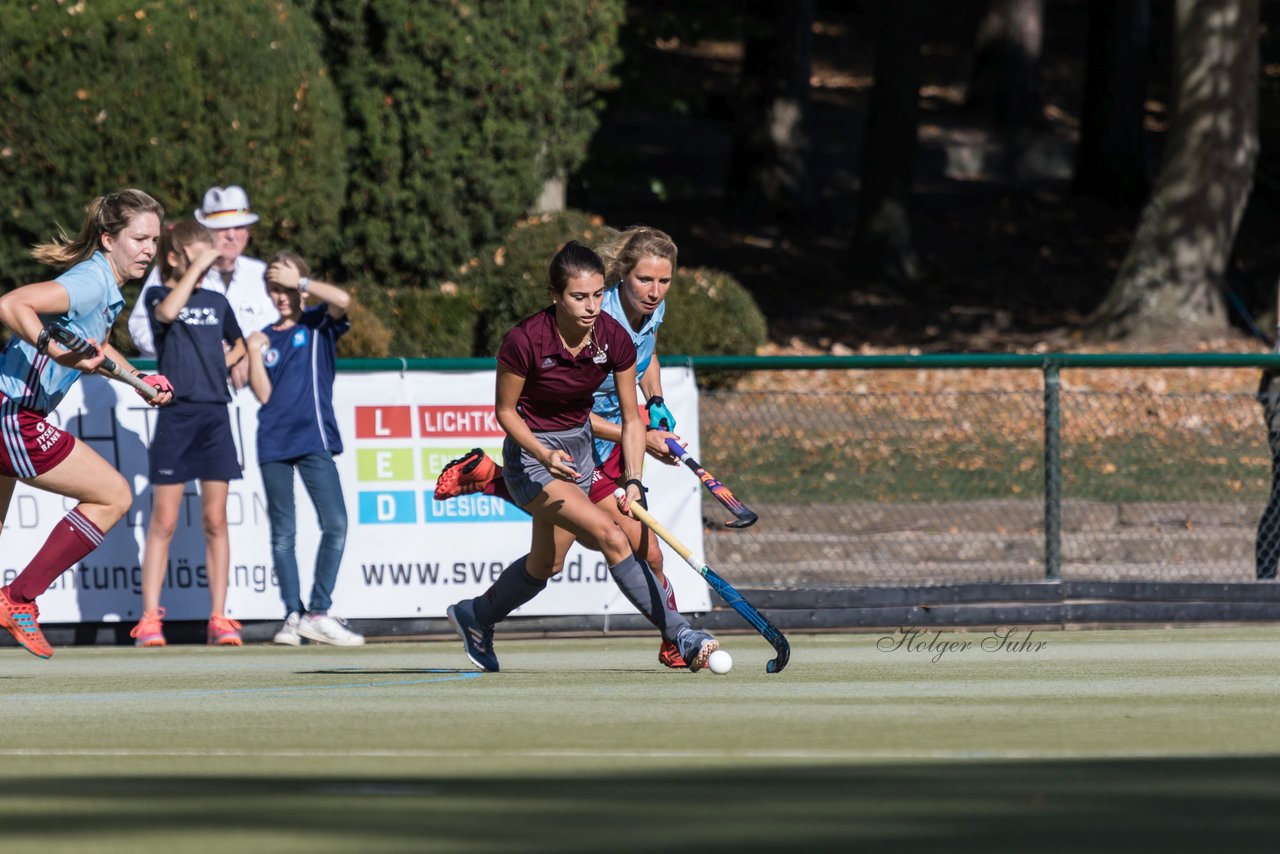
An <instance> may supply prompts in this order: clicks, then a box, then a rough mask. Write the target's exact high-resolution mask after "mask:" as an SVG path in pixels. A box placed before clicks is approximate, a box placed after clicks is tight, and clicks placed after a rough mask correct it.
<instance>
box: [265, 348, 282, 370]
mask: <svg viewBox="0 0 1280 854" xmlns="http://www.w3.org/2000/svg"><path fill="white" fill-rule="evenodd" d="M278 361H280V351H279V350H277V349H276V348H275V347H272V348H271V349H270V350H268V351H267V352H265V353H263V354H262V364H264V365H266V366H267V367H268V368H274V367H275V365H276V362H278Z"/></svg>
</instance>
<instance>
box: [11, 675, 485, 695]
mask: <svg viewBox="0 0 1280 854" xmlns="http://www.w3.org/2000/svg"><path fill="white" fill-rule="evenodd" d="M423 672H424V673H441V674H448V675H443V676H433V677H431V678H429V679H397V680H394V681H390V682H348V683H343V684H337V685H276V686H271V687H265V688H208V689H202V690H197V691H129V692H123V691H113V692H111V693H109V694H7V695H5V699H6V701H17V700H25V701H28V702H29V701H32V700H53V701H58V700H63V701H67V702H97V701H108V700H109V701H111V702H117V701H120V700H135V699H142V698H144V697H145V698H148V699H155V698H157V697H212V696H216V695H218V694H271V693H277V694H283V693H288V692H290V691H321V690H355V689H360V688H391V687H397V686H402V685H432V684H436V683H439V682H458V681H461V680H464V679H478V678H480V677H481V676H484V673H483V672H481V671H479V670H476V671H463V672H459V671H454V670H424V671H423Z"/></svg>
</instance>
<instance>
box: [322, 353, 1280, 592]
mask: <svg viewBox="0 0 1280 854" xmlns="http://www.w3.org/2000/svg"><path fill="white" fill-rule="evenodd" d="M663 363H664V364H667V365H677V364H683V365H689V366H691V367H693V368H694V370H695V371H696V372H697V374H698V376H699V378H700V379H702V380H706V381H709V382H707V383H706V385H707V388H705V389H704V391H703V393H702V396H701V412H700V413H699V415H700V421H701V440H702V450H701V455H702V462H703V463H704V464H705V465H706V467H707V468H708V469H709V470H711V471H712V472H713V473H714V474H715V475H716V476H717V477H719V478H720V479H721V480H723V481H724V482H725V483H726V484H727V485H728V486H729V487H730V488H731V489H733V490H734V492H735V493H736V494H737V495H738V496H739V497H741V498H742V499H743V500H744V501H746V502H747V503H748V504H749V505H750V506H751V507H752V508H753V509H755V510H756V511H757V512H758V513H759V515H760V521H759V522H758V523H757V524H756V525H755V526H754V527H752V528H749V529H745V530H733V531H731V530H726V529H725V528H724V527H723V526H722V525H721V524H720V522H722V521H724V520H725V519H727V518H728V516H727V514H726V513H725V512H724V511H723V510H722V509H721V508H720V507H719V505H717V504H716V503H715V502H714V501H713V500H711V499H710V498H705V500H704V504H703V507H704V515H705V517H706V519H707V528H706V539H705V544H706V551H707V556H708V559H709V561H710V562H711V563H712V564H713V565H716V566H719V567H721V568H722V569H723V571H724V572H725V573H726V574H728V575H730V576H731V577H732V578H733V579H734V583H735V584H744V585H750V586H757V587H776V588H791V587H826V586H858V587H875V586H884V587H916V586H930V585H951V584H962V583H976V582H987V583H1007V582H1036V581H1045V580H1062V581H1081V582H1090V581H1126V582H1127V581H1178V582H1183V581H1189V582H1223V583H1229V582H1242V581H1253V580H1254V579H1255V578H1256V564H1255V542H1256V538H1257V527H1258V521H1259V518H1260V516H1261V514H1262V510H1263V507H1264V506H1265V505H1266V502H1267V498H1268V494H1269V490H1270V488H1271V452H1270V450H1269V447H1268V444H1267V434H1266V427H1265V424H1264V421H1263V418H1262V410H1261V407H1260V406H1259V401H1258V399H1257V397H1256V395H1255V392H1254V389H1255V387H1256V385H1257V380H1258V376H1259V374H1260V372H1261V370H1262V369H1264V368H1268V367H1280V355H1264V354H1126V355H1110V354H1044V355H1038V354H1037V355H989V354H958V355H919V356H912V355H889V356H847V357H831V356H822V357H803V356H802V357H745V356H743V357H710V356H696V357H679V356H666V355H664V356H663ZM493 365H494V362H493V360H491V359H448V360H443V359H409V360H402V359H377V360H340V361H339V368H340V369H341V370H345V371H369V370H484V369H491V368H492V367H493ZM1115 369H1132V370H1135V371H1137V372H1138V374H1139V375H1140V377H1141V378H1140V379H1139V380H1138V381H1136V382H1134V383H1133V385H1132V386H1126V387H1121V388H1116V387H1114V386H1115V384H1114V383H1112V384H1110V385H1109V386H1108V384H1106V383H1098V382H1095V381H1094V380H1096V379H1098V378H1100V377H1105V376H1106V375H1107V374H1108V372H1114V371H1115ZM955 371H968V372H970V375H973V373H974V372H981V374H982V375H983V377H985V379H986V381H985V382H983V383H981V384H980V385H981V388H980V389H978V390H963V391H961V390H949V389H948V388H946V387H945V386H946V383H945V382H944V383H943V384H942V385H943V386H944V387H943V388H941V389H938V388H930V389H924V390H919V389H913V388H910V387H909V385H910V384H908V383H903V384H901V386H902V387H898V388H889V389H886V388H885V386H886V385H892V384H891V383H890V384H886V383H884V382H880V381H876V380H877V379H883V378H884V377H885V376H886V375H888V374H891V373H898V374H901V373H903V372H942V374H943V376H946V375H947V374H948V372H955ZM802 372H803V373H802ZM1196 372H1204V373H1208V374H1214V372H1220V373H1222V374H1223V375H1224V376H1227V378H1228V381H1226V382H1223V383H1222V387H1221V388H1217V387H1210V388H1198V389H1196V390H1193V391H1189V392H1188V391H1183V390H1180V385H1179V383H1178V382H1173V381H1170V379H1169V378H1170V377H1171V376H1172V375H1175V374H1183V375H1185V374H1188V373H1191V374H1194V373H1196ZM797 376H803V377H804V378H805V379H804V380H803V381H801V382H797V381H796V377H797ZM1203 384H1204V383H1203V382H1202V383H1200V385H1203ZM1099 386H1104V387H1102V388H1099Z"/></svg>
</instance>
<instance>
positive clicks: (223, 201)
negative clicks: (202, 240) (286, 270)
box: [129, 184, 280, 388]
mask: <svg viewBox="0 0 1280 854" xmlns="http://www.w3.org/2000/svg"><path fill="white" fill-rule="evenodd" d="M195 218H196V221H197V222H199V223H200V224H201V225H203V226H204V227H205V228H207V229H209V231H210V233H212V234H213V248H214V249H217V250H218V251H219V252H220V253H222V257H220V258H219V259H218V260H217V261H214V262H213V266H212V267H210V268H209V272H208V274H206V275H205V279H204V283H203V284H202V287H204V288H207V289H209V290H211V291H217V292H218V293H220V294H223V295H225V296H226V298H227V301H228V302H229V303H231V309H232V311H234V312H235V315H236V322H237V323H239V324H240V328H241V329H243V330H244V331H245V334H246V335H247V334H248V333H249V332H252V331H254V330H257V329H261V328H262V327H264V326H266V325H267V324H269V323H275V322H276V321H277V320H279V319H280V312H279V311H277V310H276V307H275V304H274V303H273V302H272V301H271V297H270V296H269V295H268V294H267V286H266V282H265V281H264V279H263V275H264V274H265V273H266V272H267V265H266V264H264V263H263V262H262V261H259V260H258V259H257V258H250V257H249V256H247V255H245V254H243V253H244V250H245V247H246V246H248V244H249V226H251V225H253V224H254V223H255V222H257V221H258V215H257V214H256V213H254V212H253V211H251V210H249V196H248V194H247V193H245V191H244V189H243V188H241V187H237V186H236V185H234V184H232V185H230V186H227V187H210V188H209V190H208V191H207V192H206V193H205V194H204V204H203V205H201V206H200V209H199V210H197V211H196V212H195ZM159 266H160V265H159V264H156V265H154V266H153V267H152V268H151V272H150V273H149V274H148V275H147V279H146V281H145V282H144V283H143V286H142V289H143V291H146V289H147V288H149V287H152V286H154V285H158V284H160V273H159V270H158V268H159ZM129 334H130V335H132V336H133V343H134V345H135V346H136V347H137V348H138V352H139V353H141V354H142V355H143V356H144V357H146V358H152V359H154V358H155V355H156V350H155V341H154V340H153V338H152V335H151V321H150V319H149V318H148V317H147V309H146V300H144V299H142V297H141V296H139V297H138V301H137V303H136V304H135V305H134V307H133V311H132V313H130V315H129ZM248 381H249V362H248V360H247V359H241V360H240V361H239V362H237V363H236V364H235V365H233V366H232V368H231V383H232V385H234V386H235V387H236V388H244V386H245V384H246V383H248Z"/></svg>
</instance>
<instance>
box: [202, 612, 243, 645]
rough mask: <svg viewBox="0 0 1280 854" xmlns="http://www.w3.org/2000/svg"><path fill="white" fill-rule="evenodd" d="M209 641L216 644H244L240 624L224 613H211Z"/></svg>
mask: <svg viewBox="0 0 1280 854" xmlns="http://www.w3.org/2000/svg"><path fill="white" fill-rule="evenodd" d="M209 643H210V644H211V645H216V646H244V641H242V640H241V639H240V624H239V623H237V622H236V621H235V620H233V619H231V618H230V617H228V616H226V615H224V614H210V615H209Z"/></svg>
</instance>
